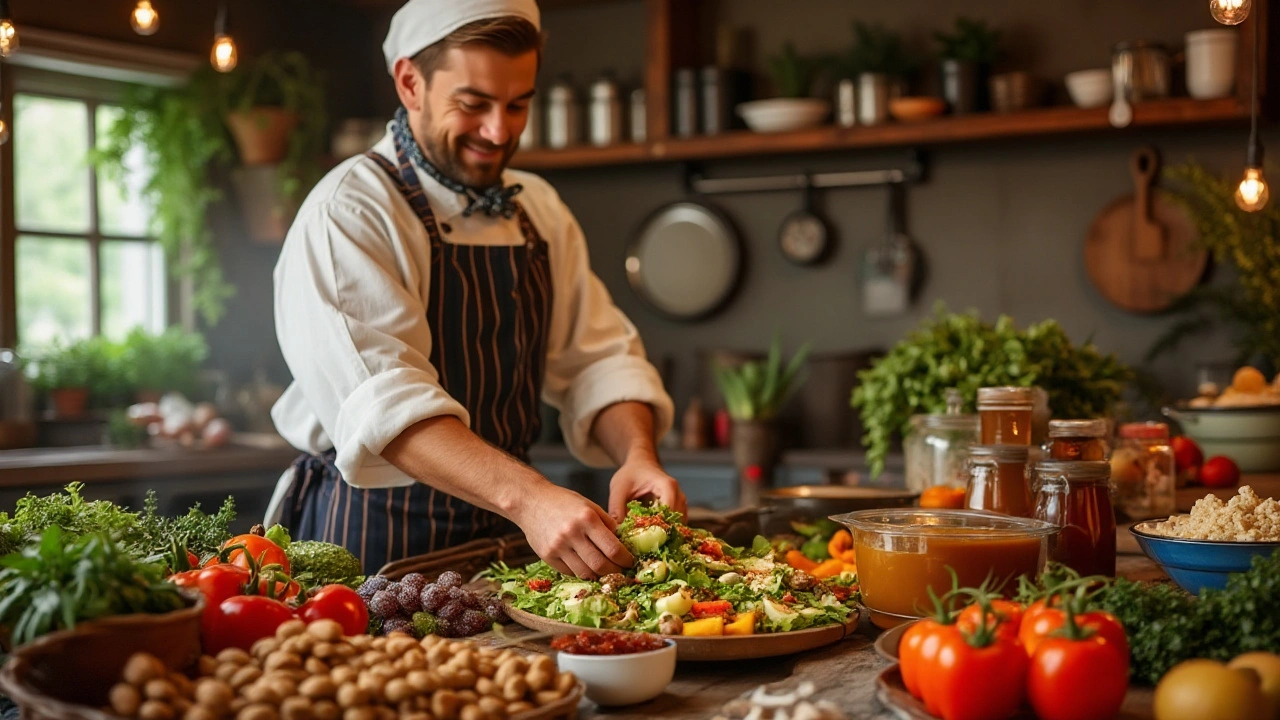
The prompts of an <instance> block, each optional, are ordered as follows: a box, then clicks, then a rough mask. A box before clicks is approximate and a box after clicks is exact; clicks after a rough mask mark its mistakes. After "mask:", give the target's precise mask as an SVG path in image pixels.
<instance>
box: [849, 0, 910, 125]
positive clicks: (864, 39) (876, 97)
mask: <svg viewBox="0 0 1280 720" xmlns="http://www.w3.org/2000/svg"><path fill="white" fill-rule="evenodd" d="M853 37H854V43H853V47H852V48H851V49H850V50H849V52H848V53H847V54H846V55H845V56H844V58H843V59H842V60H839V61H838V62H837V66H838V67H839V69H840V71H842V74H844V75H846V76H848V77H853V78H856V79H857V84H858V90H857V107H858V122H859V123H860V124H862V125H878V124H880V123H883V122H885V121H886V120H887V119H888V118H889V100H890V99H891V98H893V97H896V96H898V95H901V94H902V87H903V84H904V81H905V78H906V76H907V75H908V74H909V73H910V72H911V70H912V66H913V62H912V60H911V56H910V54H909V53H908V52H907V48H906V44H905V43H904V42H903V40H902V35H900V34H899V33H897V32H895V31H893V30H890V29H888V28H887V27H885V26H884V25H878V24H868V23H864V22H861V21H858V22H854V24H853Z"/></svg>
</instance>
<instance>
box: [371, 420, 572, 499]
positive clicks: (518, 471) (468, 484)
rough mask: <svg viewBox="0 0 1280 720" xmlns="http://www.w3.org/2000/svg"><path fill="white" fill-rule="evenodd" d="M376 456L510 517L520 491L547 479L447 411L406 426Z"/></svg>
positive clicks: (525, 490)
mask: <svg viewBox="0 0 1280 720" xmlns="http://www.w3.org/2000/svg"><path fill="white" fill-rule="evenodd" d="M382 457H383V458H385V459H386V460H387V462H389V463H391V464H392V465H395V466H396V467H397V468H399V469H400V470H401V471H402V472H404V473H405V474H406V475H408V476H409V477H412V478H413V479H415V480H417V481H418V482H421V483H424V484H427V485H430V486H432V487H434V488H436V489H437V490H442V491H444V492H446V493H448V494H450V495H452V496H454V497H456V498H460V499H462V500H465V501H466V502H469V503H471V504H472V505H476V506H478V507H482V508H484V509H486V510H492V511H493V512H496V513H498V514H500V515H502V516H504V517H506V518H508V519H513V520H514V519H515V518H514V517H513V515H514V514H515V512H516V511H517V509H518V508H519V506H520V501H521V497H522V496H524V495H526V493H527V492H528V491H529V490H531V489H533V488H534V487H536V486H539V485H543V484H550V481H548V480H547V479H546V478H544V477H543V476H542V475H541V474H540V473H538V471H536V470H534V469H533V468H531V467H529V466H528V465H525V464H524V463H522V462H520V461H519V460H517V459H515V458H514V457H512V456H511V455H509V454H507V453H506V452H503V451H502V450H499V449H498V448H496V447H494V446H492V445H490V444H489V443H487V442H485V441H484V440H483V439H481V438H480V436H478V435H476V434H475V433H474V432H472V431H471V429H470V428H468V427H467V426H466V425H463V424H462V422H461V421H460V420H458V419H457V418H456V417H453V416H452V415H448V416H442V417H435V418H429V419H427V420H423V421H421V422H418V423H415V424H413V425H411V426H409V428H408V429H406V430H405V431H404V432H402V433H400V435H399V437H397V438H396V439H395V440H392V441H391V443H390V444H389V445H387V447H386V448H385V449H384V450H383V451H382Z"/></svg>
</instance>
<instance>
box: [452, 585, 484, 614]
mask: <svg viewBox="0 0 1280 720" xmlns="http://www.w3.org/2000/svg"><path fill="white" fill-rule="evenodd" d="M449 602H456V603H462V606H463V607H467V608H471V609H472V610H479V609H480V608H481V603H480V598H478V597H476V595H475V593H472V592H468V591H466V590H463V589H462V588H460V587H455V588H449Z"/></svg>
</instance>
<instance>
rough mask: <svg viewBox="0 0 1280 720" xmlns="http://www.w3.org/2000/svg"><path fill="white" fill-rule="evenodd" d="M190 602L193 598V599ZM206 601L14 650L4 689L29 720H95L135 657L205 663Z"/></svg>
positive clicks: (2, 678)
mask: <svg viewBox="0 0 1280 720" xmlns="http://www.w3.org/2000/svg"><path fill="white" fill-rule="evenodd" d="M188 597H189V596H188ZM203 611H204V598H203V597H202V596H198V595H197V596H196V597H195V598H194V602H193V604H192V605H191V606H189V607H186V608H183V609H182V610H175V611H173V612H170V613H164V614H162V615H148V614H143V613H139V614H135V615H117V616H114V617H108V618H103V619H101V620H94V621H92V622H86V623H82V624H80V625H77V626H76V627H75V628H74V629H72V630H63V631H59V632H54V633H49V634H48V635H45V636H43V637H40V638H37V639H36V640H33V641H32V642H29V643H27V644H26V645H22V646H19V647H17V648H14V650H13V652H12V653H11V654H10V656H9V661H8V662H7V663H5V666H4V668H3V671H0V689H3V691H4V692H5V693H6V694H8V695H9V696H10V697H12V698H13V699H14V701H15V702H17V703H18V704H19V705H21V706H22V707H23V710H24V713H23V717H24V718H28V720H31V719H32V718H47V719H50V720H52V719H54V718H63V719H64V720H65V719H67V718H89V717H95V716H98V715H101V713H97V711H95V710H94V708H97V707H101V706H103V705H105V704H106V702H107V693H108V691H110V690H111V686H113V685H115V684H116V683H117V682H119V681H120V672H121V670H123V669H124V666H125V663H126V662H128V660H129V658H130V657H132V656H133V654H134V653H138V652H147V653H151V654H152V655H154V656H156V657H157V658H159V659H160V661H161V662H163V663H164V664H165V665H166V666H167V667H169V668H172V669H175V670H183V669H186V668H188V667H191V666H193V665H194V664H195V662H196V661H197V660H199V659H200V613H202V612H203Z"/></svg>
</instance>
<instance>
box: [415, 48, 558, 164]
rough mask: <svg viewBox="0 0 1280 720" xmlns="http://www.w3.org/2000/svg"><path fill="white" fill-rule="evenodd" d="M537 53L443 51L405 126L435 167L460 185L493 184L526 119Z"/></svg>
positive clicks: (461, 49) (505, 162)
mask: <svg viewBox="0 0 1280 720" xmlns="http://www.w3.org/2000/svg"><path fill="white" fill-rule="evenodd" d="M537 74H538V55H537V53H536V52H533V51H530V52H527V53H525V54H523V55H518V56H515V57H510V56H507V55H503V54H502V53H501V52H498V51H497V50H494V49H492V48H489V47H485V46H483V45H465V46H463V47H458V48H452V49H450V50H448V51H447V52H446V54H445V56H444V58H443V62H442V63H441V64H440V66H439V67H438V68H437V69H436V71H435V72H434V73H433V74H432V75H431V77H429V78H426V83H427V84H426V88H425V102H424V103H423V106H422V110H421V112H417V113H414V112H410V114H409V123H410V125H411V127H412V129H413V131H414V134H415V135H416V136H417V137H418V139H419V141H420V142H421V143H422V149H423V152H425V153H426V155H427V158H428V159H429V160H431V162H432V163H434V164H435V165H436V167H438V168H440V170H442V171H443V172H444V173H445V174H446V175H448V176H449V177H451V178H453V179H455V180H458V181H460V182H461V183H462V184H464V185H468V186H472V187H478V188H484V187H489V186H490V185H494V184H497V183H498V182H499V180H500V179H501V176H502V170H503V169H504V168H505V167H506V166H507V163H508V162H509V161H510V160H511V156H512V154H513V153H515V151H516V146H517V144H518V143H519V141H520V134H521V133H522V132H524V126H525V123H526V122H527V121H528V119H529V100H530V99H531V98H532V97H533V90H534V83H535V81H536V78H537Z"/></svg>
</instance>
